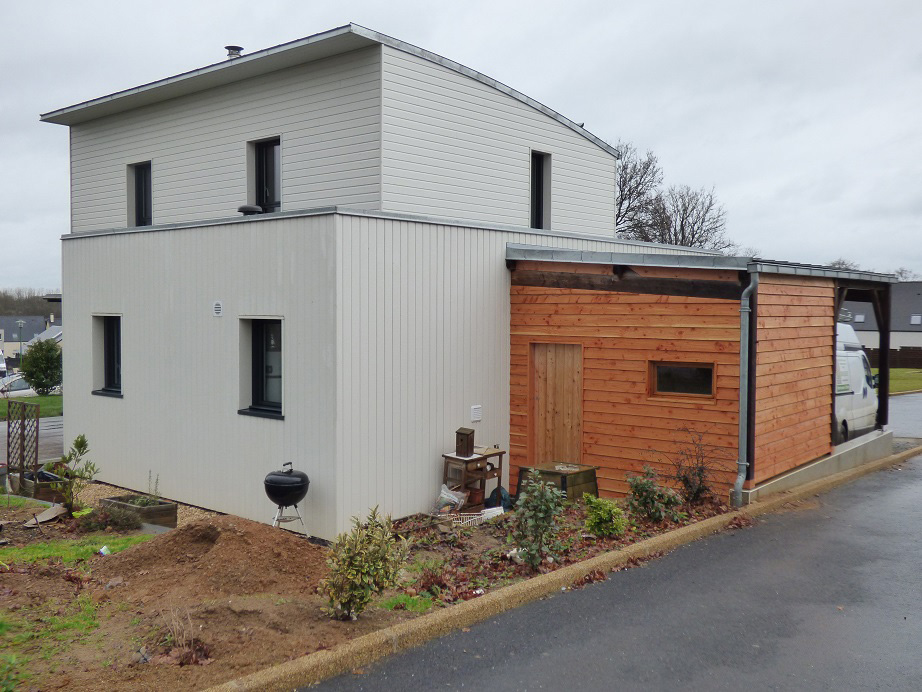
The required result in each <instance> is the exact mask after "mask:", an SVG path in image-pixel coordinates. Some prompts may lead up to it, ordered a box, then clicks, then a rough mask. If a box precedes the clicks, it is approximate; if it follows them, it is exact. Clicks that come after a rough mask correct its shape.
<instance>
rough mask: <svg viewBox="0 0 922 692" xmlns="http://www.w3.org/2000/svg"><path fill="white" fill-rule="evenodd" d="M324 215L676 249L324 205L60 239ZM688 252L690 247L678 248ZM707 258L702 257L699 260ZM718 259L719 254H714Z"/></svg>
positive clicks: (612, 238)
mask: <svg viewBox="0 0 922 692" xmlns="http://www.w3.org/2000/svg"><path fill="white" fill-rule="evenodd" d="M327 214H340V215H342V216H362V217H368V218H377V219H385V220H392V221H412V222H415V223H428V224H432V225H436V226H453V227H460V228H472V229H477V230H484V231H500V232H506V233H521V234H523V235H540V236H549V237H552V238H575V239H578V240H592V241H596V242H606V243H612V244H618V245H622V246H624V245H629V246H636V247H646V248H666V249H673V250H674V249H679V248H678V246H675V245H661V244H657V243H644V242H642V241H639V240H622V239H620V238H617V237H615V236H606V235H596V234H589V233H576V232H573V231H555V230H553V229H551V230H545V229H540V228H526V227H524V226H513V225H506V224H488V223H483V222H477V221H465V220H463V219H451V218H446V217H440V216H426V215H424V214H409V213H403V212H391V211H380V210H375V209H356V208H352V207H341V206H325V207H315V208H312V209H298V210H293V211H282V212H275V213H273V214H255V215H253V216H228V217H223V218H215V219H204V220H202V221H182V222H177V223H169V224H158V225H153V226H133V227H122V228H104V229H99V230H93V231H72V232H70V233H64V234H63V235H62V236H61V240H77V239H79V238H91V237H98V236H109V235H130V234H135V233H158V232H162V231H175V230H182V229H191V228H202V227H208V226H222V225H226V224H237V223H261V222H266V221H273V220H276V219H286V218H297V217H307V216H323V215H327ZM681 249H684V250H688V249H690V248H681ZM709 256H711V255H706V254H702V257H709ZM718 256H719V257H722V255H718Z"/></svg>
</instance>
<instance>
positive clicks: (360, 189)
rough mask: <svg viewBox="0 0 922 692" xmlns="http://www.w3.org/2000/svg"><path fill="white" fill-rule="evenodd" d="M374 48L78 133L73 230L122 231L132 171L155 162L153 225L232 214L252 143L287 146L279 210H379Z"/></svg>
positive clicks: (242, 198)
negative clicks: (265, 141)
mask: <svg viewBox="0 0 922 692" xmlns="http://www.w3.org/2000/svg"><path fill="white" fill-rule="evenodd" d="M380 120H381V95H380V48H379V47H377V46H375V47H372V48H368V49H363V50H359V51H354V52H351V53H346V54H343V55H339V56H335V57H331V58H328V59H326V60H321V61H318V62H312V63H309V64H306V65H302V66H299V67H294V68H290V69H286V70H281V71H279V72H275V73H272V74H269V75H267V76H263V77H258V78H252V79H248V80H244V81H241V82H237V83H234V84H229V85H226V86H222V87H218V88H215V89H210V90H207V91H203V92H200V93H197V94H193V95H190V96H185V97H182V98H177V99H173V100H171V101H166V102H163V103H159V104H155V105H151V106H147V107H144V108H139V109H137V110H133V111H129V112H126V113H120V114H118V115H114V116H110V117H107V118H101V119H99V120H94V121H90V122H87V123H83V124H79V125H75V126H73V127H72V128H71V222H72V223H71V225H72V229H73V230H75V231H85V230H99V229H108V228H122V227H124V226H125V225H126V221H127V218H128V210H127V189H126V188H127V170H126V167H127V166H128V165H130V164H132V163H137V162H140V161H148V160H149V161H152V166H151V168H152V178H153V218H154V223H155V224H165V223H174V222H189V221H198V220H204V219H214V218H222V217H229V216H234V215H235V214H236V211H237V207H239V206H240V205H241V204H246V203H247V157H246V143H247V142H248V141H253V140H257V139H261V138H268V137H274V136H280V137H281V139H282V210H283V211H287V210H292V209H307V208H312V207H320V206H327V205H345V206H351V207H357V208H370V209H378V208H380V197H381V193H380V179H381V172H380V159H381V157H380V127H381V124H380Z"/></svg>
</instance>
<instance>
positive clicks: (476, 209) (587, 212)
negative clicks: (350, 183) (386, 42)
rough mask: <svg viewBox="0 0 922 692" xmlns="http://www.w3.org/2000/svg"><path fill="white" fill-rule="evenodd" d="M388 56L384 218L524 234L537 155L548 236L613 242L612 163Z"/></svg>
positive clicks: (497, 100)
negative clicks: (546, 196) (425, 217)
mask: <svg viewBox="0 0 922 692" xmlns="http://www.w3.org/2000/svg"><path fill="white" fill-rule="evenodd" d="M382 51H383V59H382V93H383V96H382V108H383V118H382V178H383V183H382V185H383V188H382V193H383V207H382V208H383V209H384V210H386V211H399V212H410V213H418V214H429V215H435V216H442V217H448V218H456V219H471V220H476V221H480V222H483V223H488V224H491V223H496V224H511V225H516V226H526V227H527V226H528V225H529V222H530V218H529V216H530V199H531V198H530V186H531V179H530V168H531V160H530V151H531V150H532V149H534V150H538V151H542V152H545V153H549V154H551V177H552V182H551V228H552V229H553V230H558V231H572V232H584V233H596V234H604V235H614V217H615V211H614V204H615V159H614V157H612V156H611V155H610V154H608V153H607V152H605V151H603V150H602V149H600V148H599V147H598V146H596V145H595V144H593V143H592V142H590V141H589V140H587V139H585V138H584V137H581V136H580V135H578V134H577V133H575V132H574V131H573V130H571V129H569V128H567V127H565V126H564V125H562V124H561V123H559V122H557V121H556V120H553V119H552V118H549V117H548V116H546V115H544V114H543V113H541V112H539V111H537V110H535V109H534V108H532V107H530V106H528V105H526V104H524V103H522V102H521V101H518V100H516V99H514V98H512V97H511V96H508V95H507V94H504V93H502V92H500V91H498V90H496V89H494V88H492V87H489V86H487V85H485V84H482V83H480V82H478V81H476V80H474V79H471V78H469V77H465V76H464V75H461V74H458V73H457V72H454V71H452V70H449V69H447V68H445V67H442V66H440V65H437V64H435V63H432V62H429V61H427V60H424V59H423V58H419V57H417V56H414V55H410V54H408V53H404V52H402V51H399V50H396V49H394V48H391V47H388V46H383V47H382Z"/></svg>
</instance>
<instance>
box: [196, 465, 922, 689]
mask: <svg viewBox="0 0 922 692" xmlns="http://www.w3.org/2000/svg"><path fill="white" fill-rule="evenodd" d="M919 454H922V447H915V448H913V449H910V450H907V451H905V452H900V453H899V454H894V455H892V456H889V457H885V458H883V459H879V460H877V461H872V462H869V463H867V464H864V465H862V466H859V467H858V468H854V469H849V470H848V471H843V472H842V473H838V474H836V475H834V476H829V477H828V478H823V479H820V480H817V481H814V482H812V483H808V484H806V485H804V486H802V487H800V488H797V489H795V490H791V491H788V492H784V493H779V494H778V495H777V496H773V497H770V498H769V499H767V500H763V501H760V502H755V503H753V504H750V505H748V506H746V507H745V508H744V509H742V510H739V511H735V512H728V513H727V514H721V515H719V516H716V517H711V518H710V519H705V520H704V521H700V522H698V523H696V524H691V525H689V526H683V527H682V528H680V529H676V530H675V531H670V532H669V533H666V534H663V535H661V536H655V537H653V538H648V539H646V540H644V541H640V542H639V543H635V544H633V545H630V546H627V547H626V548H624V549H622V550H614V551H611V552H608V553H604V554H602V555H597V556H596V557H593V558H590V559H588V560H584V561H583V562H578V563H576V564H573V565H568V566H566V567H562V568H561V569H558V570H556V571H554V572H550V573H548V574H542V575H539V576H537V577H533V578H531V579H528V580H527V581H523V582H519V583H517V584H513V585H511V586H506V587H503V588H501V589H498V590H496V591H492V592H490V593H488V594H486V595H484V596H481V597H480V598H475V599H473V600H471V601H464V602H462V603H458V604H456V605H453V606H450V607H448V608H444V609H441V610H437V611H436V612H434V613H430V614H428V615H423V616H421V617H418V618H415V619H413V620H408V621H406V622H401V623H399V624H397V625H394V626H392V627H388V628H386V629H383V630H379V631H377V632H372V633H371V634H366V635H364V636H362V637H358V638H356V639H353V640H352V641H349V642H346V643H345V644H341V645H340V646H337V647H336V648H334V649H330V650H326V651H317V652H315V653H312V654H308V655H306V656H302V657H301V658H297V659H295V660H293V661H288V662H286V663H282V664H280V665H277V666H273V667H271V668H266V669H265V670H260V671H257V672H255V673H252V674H250V675H247V676H245V677H242V678H238V679H236V680H230V681H228V682H226V683H223V684H221V685H218V686H216V687H212V688H211V691H212V692H230V691H231V690H234V691H238V690H254V691H255V690H261V691H263V690H292V689H294V688H296V687H302V686H305V685H312V684H315V683H318V682H320V681H321V680H325V679H327V678H331V677H333V676H336V675H339V674H341V673H345V672H347V671H350V670H353V669H354V668H357V667H360V666H364V665H368V664H369V663H372V662H374V661H377V660H378V659H381V658H384V657H385V656H388V655H389V654H392V653H395V652H397V651H401V650H403V649H409V648H412V647H415V646H419V645H420V644H424V643H426V642H427V641H429V640H431V639H436V638H437V637H441V636H443V635H446V634H448V633H449V632H453V631H454V630H457V629H460V628H462V627H467V626H469V625H473V624H475V623H478V622H481V621H483V620H486V619H488V618H491V617H493V616H494V615H499V614H500V613H502V612H504V611H506V610H511V609H512V608H517V607H518V606H521V605H524V604H526V603H530V602H531V601H535V600H538V599H539V598H543V597H545V596H549V595H551V594H553V593H557V592H559V591H560V590H561V589H563V588H566V587H568V586H570V585H572V584H573V583H574V582H576V581H577V580H579V579H581V578H582V577H584V576H586V575H588V574H589V573H591V572H593V571H595V570H599V571H601V572H605V573H607V572H610V571H612V570H614V569H616V568H618V567H621V566H623V565H624V564H626V563H628V562H629V561H631V560H632V559H643V558H646V557H650V556H652V555H657V554H660V553H664V552H668V551H670V550H674V549H675V548H678V547H679V546H682V545H685V544H686V543H690V542H692V541H695V540H697V539H699V538H703V537H705V536H708V535H710V534H713V533H717V532H718V531H720V530H722V529H724V528H726V526H727V525H728V524H730V522H732V521H733V520H734V519H736V518H737V517H739V516H744V517H746V516H748V517H755V516H758V515H760V514H765V513H766V512H772V511H774V510H777V509H778V508H780V507H782V506H783V505H785V504H787V503H789V502H796V501H798V500H803V499H805V498H808V497H811V496H814V495H817V494H819V493H823V492H826V491H828V490H832V489H833V488H835V487H837V486H839V485H842V484H844V483H848V482H849V481H852V480H854V479H856V478H859V477H861V476H864V475H866V474H869V473H873V472H874V471H878V470H880V469H884V468H887V467H890V466H895V465H896V464H899V463H902V462H903V461H905V460H906V459H909V458H910V457H913V456H917V455H919Z"/></svg>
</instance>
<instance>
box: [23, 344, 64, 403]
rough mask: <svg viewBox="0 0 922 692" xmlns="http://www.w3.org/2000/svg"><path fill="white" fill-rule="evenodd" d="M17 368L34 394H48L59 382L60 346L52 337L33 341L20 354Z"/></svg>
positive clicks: (60, 369)
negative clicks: (20, 360)
mask: <svg viewBox="0 0 922 692" xmlns="http://www.w3.org/2000/svg"><path fill="white" fill-rule="evenodd" d="M19 370H20V372H21V373H22V375H23V377H24V378H25V380H26V382H28V383H29V386H30V387H32V389H34V390H35V392H36V394H40V395H42V396H44V395H46V394H50V393H51V391H52V390H53V389H54V388H55V387H57V386H59V385H60V384H61V371H62V368H61V347H60V346H58V344H57V342H55V341H54V340H53V339H46V340H44V341H37V342H35V343H34V344H32V345H31V346H29V350H27V351H26V352H25V353H23V354H22V364H21V366H20V368H19Z"/></svg>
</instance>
